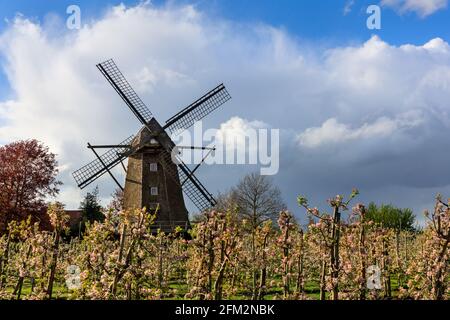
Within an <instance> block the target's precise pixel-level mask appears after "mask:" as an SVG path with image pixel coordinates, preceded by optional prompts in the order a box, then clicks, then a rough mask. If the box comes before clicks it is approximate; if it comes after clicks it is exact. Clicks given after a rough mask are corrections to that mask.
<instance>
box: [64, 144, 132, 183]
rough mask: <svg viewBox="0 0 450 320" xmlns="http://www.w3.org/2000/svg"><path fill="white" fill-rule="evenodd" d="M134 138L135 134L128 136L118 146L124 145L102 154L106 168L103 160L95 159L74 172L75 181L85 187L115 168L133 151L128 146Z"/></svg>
mask: <svg viewBox="0 0 450 320" xmlns="http://www.w3.org/2000/svg"><path fill="white" fill-rule="evenodd" d="M133 139H134V136H130V137H128V138H126V139H125V140H124V141H122V142H121V143H119V145H118V146H121V145H123V147H114V148H111V149H109V150H108V151H107V152H105V153H104V154H102V155H101V156H100V158H101V160H102V161H103V163H104V164H105V166H106V168H105V166H104V165H103V164H102V161H100V160H99V159H95V160H94V161H91V162H90V163H88V164H87V165H85V166H83V167H81V168H80V169H78V170H77V171H75V172H73V173H72V175H73V177H74V179H75V181H76V182H77V184H78V187H80V188H81V189H83V188H85V187H86V186H88V185H89V184H90V183H92V182H93V181H95V180H97V179H98V178H99V177H101V176H102V175H103V174H104V173H106V172H107V169H112V168H114V167H115V166H116V165H117V164H119V163H120V161H121V160H123V159H125V158H126V157H128V156H129V154H130V153H131V150H130V148H129V147H128V146H129V145H130V144H131V142H132V141H133Z"/></svg>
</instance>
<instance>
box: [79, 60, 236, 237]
mask: <svg viewBox="0 0 450 320" xmlns="http://www.w3.org/2000/svg"><path fill="white" fill-rule="evenodd" d="M97 68H98V69H99V70H100V71H101V73H102V74H103V75H104V76H105V78H106V79H107V80H108V81H109V83H110V84H111V85H112V86H113V88H114V89H115V90H116V92H117V93H118V94H119V96H120V97H121V98H122V99H123V101H124V102H125V103H126V105H127V106H128V107H129V108H130V110H131V111H132V112H133V114H134V115H135V116H136V117H137V119H138V120H139V121H140V123H141V124H142V128H141V129H140V130H139V132H138V133H137V134H136V135H133V136H130V137H128V138H127V139H125V140H124V141H122V142H121V143H119V144H118V145H96V146H93V145H91V144H89V143H88V148H90V149H91V150H92V151H93V152H94V154H95V156H96V157H97V158H96V159H95V160H94V161H92V162H90V163H88V164H87V165H85V166H83V167H82V168H80V169H78V170H76V171H75V172H74V173H73V177H74V178H75V181H76V182H77V184H78V187H80V188H82V189H83V188H85V187H86V186H88V185H89V184H90V183H92V182H93V181H95V180H96V179H98V178H99V177H100V176H102V175H103V174H105V173H108V174H109V175H110V176H111V177H112V179H113V180H114V182H115V183H116V184H117V185H118V186H119V188H120V189H122V190H123V192H124V207H125V209H135V208H143V207H146V208H147V210H149V211H151V210H156V208H158V210H157V216H156V223H155V228H160V229H162V230H163V231H165V232H170V231H172V230H173V228H175V227H176V226H180V227H182V228H187V227H188V226H189V216H188V211H187V209H186V206H185V203H184V198H183V192H184V194H186V195H187V197H188V198H189V199H190V200H191V201H192V202H193V204H194V205H195V206H196V207H197V208H198V210H200V211H204V210H206V209H208V208H210V207H214V206H215V204H216V200H215V199H214V197H213V196H212V195H211V193H209V192H208V190H206V188H205V187H204V186H203V184H202V183H201V182H200V181H199V180H198V179H197V178H196V176H195V175H194V172H195V171H196V170H197V169H198V167H199V166H200V164H201V163H202V162H203V160H204V159H205V158H206V157H207V156H208V155H209V153H210V152H211V151H212V150H213V149H211V148H205V147H188V148H190V149H203V150H208V153H207V154H206V156H205V157H204V158H203V160H202V161H201V162H200V163H199V164H197V165H196V167H195V168H193V169H190V168H189V167H188V166H187V165H186V164H185V163H183V161H182V160H181V159H180V157H179V149H180V148H186V147H178V146H176V145H175V143H174V142H173V141H172V139H171V138H170V136H169V135H168V133H167V130H169V131H170V132H171V133H180V132H182V131H183V130H186V129H187V128H189V127H191V126H192V125H193V124H194V123H195V122H196V121H198V120H200V119H202V118H203V117H205V116H206V115H208V114H209V113H211V112H212V111H214V110H215V109H217V108H218V107H220V106H221V105H222V104H223V103H225V102H226V101H228V100H229V99H230V98H231V97H230V95H229V94H228V92H227V90H226V88H225V86H224V85H223V84H221V85H219V86H217V87H216V88H214V89H213V90H211V91H210V92H208V93H207V94H205V95H204V96H202V97H201V98H199V99H197V100H196V101H195V102H193V103H192V104H190V105H189V106H187V107H186V108H184V109H182V110H181V111H180V112H178V113H177V114H176V115H174V116H173V117H171V118H170V119H169V120H167V121H166V122H165V124H164V126H161V125H160V124H159V122H158V121H157V120H156V119H155V118H154V117H153V115H152V113H151V112H150V110H149V109H148V108H147V107H146V105H145V104H144V103H143V102H142V100H141V99H140V98H139V96H138V95H137V94H136V92H135V91H134V90H133V88H132V87H131V86H130V84H129V83H128V81H127V80H126V79H125V77H124V76H123V74H122V73H121V72H120V70H119V69H118V68H117V66H116V64H115V63H114V61H113V60H108V61H105V62H103V63H100V64H98V65H97ZM101 148H107V149H109V150H108V151H106V152H105V153H103V154H102V155H99V154H98V153H97V149H101ZM126 158H128V166H127V167H125V164H124V162H123V161H124V160H125V159H126ZM119 164H121V165H122V166H123V168H124V170H125V171H126V180H125V187H122V185H121V184H120V183H119V181H118V180H117V179H116V178H115V177H114V175H113V174H112V172H111V169H112V168H114V167H115V166H117V165H119Z"/></svg>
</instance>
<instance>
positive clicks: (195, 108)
mask: <svg viewBox="0 0 450 320" xmlns="http://www.w3.org/2000/svg"><path fill="white" fill-rule="evenodd" d="M230 99H231V96H230V94H229V93H228V91H227V89H226V88H225V86H224V85H223V84H220V85H219V86H217V87H216V88H214V89H213V90H211V91H210V92H208V93H207V94H205V95H204V96H203V97H201V98H200V99H197V100H196V101H195V102H193V103H191V104H190V105H189V106H188V107H186V108H184V109H183V110H181V111H180V112H178V113H177V114H176V115H174V116H173V117H172V118H170V119H169V120H167V121H166V124H165V126H164V129H169V130H170V132H171V133H174V134H177V133H180V132H181V131H183V130H185V129H187V128H189V127H191V126H192V125H193V124H194V123H195V122H196V121H199V120H201V119H202V118H204V117H205V116H207V115H208V114H210V113H211V112H213V111H214V110H216V109H217V108H218V107H220V106H221V105H222V104H224V103H225V102H227V101H228V100H230Z"/></svg>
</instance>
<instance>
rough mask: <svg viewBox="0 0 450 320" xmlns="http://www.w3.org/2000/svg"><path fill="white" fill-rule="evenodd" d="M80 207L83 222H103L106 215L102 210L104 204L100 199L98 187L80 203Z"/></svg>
mask: <svg viewBox="0 0 450 320" xmlns="http://www.w3.org/2000/svg"><path fill="white" fill-rule="evenodd" d="M80 209H81V211H82V220H83V223H86V222H89V223H93V222H94V221H100V222H103V220H105V215H104V214H103V212H102V206H101V205H100V200H99V199H98V187H95V189H94V191H92V192H88V193H87V194H86V196H85V197H84V199H83V201H82V202H81V203H80Z"/></svg>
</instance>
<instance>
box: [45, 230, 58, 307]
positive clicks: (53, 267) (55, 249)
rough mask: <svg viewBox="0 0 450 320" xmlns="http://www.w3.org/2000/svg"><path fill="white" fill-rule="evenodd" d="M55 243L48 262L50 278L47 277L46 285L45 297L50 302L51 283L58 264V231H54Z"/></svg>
mask: <svg viewBox="0 0 450 320" xmlns="http://www.w3.org/2000/svg"><path fill="white" fill-rule="evenodd" d="M55 232H56V234H55V242H54V245H53V254H52V258H51V262H50V276H49V277H48V285H47V297H48V299H49V300H50V299H51V298H52V293H53V282H54V281H55V274H56V265H57V262H58V249H59V239H60V233H59V230H56V231H55Z"/></svg>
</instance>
